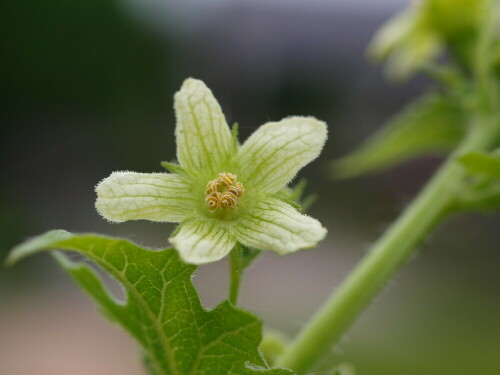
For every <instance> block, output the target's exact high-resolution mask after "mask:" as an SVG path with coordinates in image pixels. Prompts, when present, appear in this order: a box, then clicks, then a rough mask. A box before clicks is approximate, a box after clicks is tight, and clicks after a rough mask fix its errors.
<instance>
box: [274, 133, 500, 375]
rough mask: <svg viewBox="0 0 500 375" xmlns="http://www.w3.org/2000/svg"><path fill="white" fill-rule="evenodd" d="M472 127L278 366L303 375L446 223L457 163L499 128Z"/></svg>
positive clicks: (457, 175)
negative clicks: (444, 220)
mask: <svg viewBox="0 0 500 375" xmlns="http://www.w3.org/2000/svg"><path fill="white" fill-rule="evenodd" d="M471 125H475V126H474V127H472V128H471V130H472V132H471V133H470V134H469V137H467V138H466V139H465V141H464V142H463V144H462V145H461V146H460V147H458V149H457V151H456V152H455V153H454V154H453V155H452V156H450V158H449V159H448V160H447V161H446V162H445V164H444V165H443V166H442V167H441V169H440V170H439V171H438V173H436V175H435V176H434V177H433V178H432V180H431V181H430V182H429V183H428V185H427V186H426V187H425V188H424V190H423V191H422V192H421V193H420V195H419V196H418V197H417V198H416V199H415V200H414V202H413V203H412V204H411V205H410V206H409V207H408V208H407V209H406V211H405V212H404V213H403V214H402V215H401V216H400V218H399V219H398V220H397V221H396V222H395V223H394V224H393V225H392V227H390V228H389V230H388V231H387V232H386V233H385V235H384V236H382V238H380V240H379V241H378V242H377V243H375V245H374V246H373V249H372V250H371V252H370V253H369V254H368V255H367V256H366V257H365V259H363V260H362V261H361V263H360V264H359V265H358V266H357V267H356V268H355V269H354V271H353V272H352V273H351V274H350V275H349V276H348V277H347V279H346V280H345V281H344V282H343V284H342V285H341V286H340V287H339V288H338V289H337V291H336V292H335V293H334V294H333V295H332V296H331V297H330V299H328V300H327V301H326V302H325V304H324V305H323V306H322V307H321V308H320V309H319V311H318V312H317V313H316V315H315V316H314V317H313V318H312V319H311V320H310V322H309V323H308V324H307V325H306V326H305V327H304V328H303V330H302V332H301V333H300V334H299V335H298V337H297V338H296V339H295V340H294V341H293V342H292V343H291V345H290V347H289V348H287V350H286V351H285V352H284V354H283V355H282V357H281V358H279V359H278V362H277V366H282V367H286V368H290V369H292V370H295V371H296V372H297V373H298V374H304V373H306V371H307V370H308V369H310V368H311V366H312V365H313V364H314V363H315V362H316V360H317V359H319V358H320V357H321V356H322V355H323V354H325V352H327V350H328V349H329V348H330V347H331V345H332V344H334V343H335V342H337V341H338V340H339V339H340V338H341V336H342V335H343V333H344V332H345V331H346V330H347V329H348V328H349V327H350V326H351V324H352V323H354V321H355V320H356V318H357V317H358V315H359V314H360V313H361V312H362V311H363V309H364V308H365V307H367V305H368V304H369V303H370V301H371V300H372V299H373V297H374V296H375V295H376V294H377V293H378V292H379V291H380V289H381V288H382V286H383V285H384V284H385V283H386V282H387V281H388V280H389V279H390V278H391V277H392V276H393V275H394V274H395V272H396V271H397V270H398V269H399V268H400V266H401V265H402V264H403V263H404V262H405V261H406V260H407V259H408V258H409V256H410V255H411V254H412V253H413V251H414V250H415V249H416V248H417V246H418V245H419V244H420V242H421V241H422V240H423V239H424V238H425V237H426V235H427V234H428V233H429V232H430V231H431V230H432V229H433V228H434V227H435V226H436V225H437V224H438V223H439V222H440V221H441V220H442V219H443V218H444V216H445V214H446V212H447V210H448V208H449V205H450V204H451V203H452V200H453V189H454V188H455V187H456V186H457V184H458V183H459V182H460V181H461V179H462V178H463V176H464V173H465V172H464V171H463V169H462V168H461V167H460V166H459V165H458V163H456V162H455V158H456V157H457V156H458V155H461V154H463V153H465V152H468V151H472V150H475V151H479V150H483V149H485V148H487V147H489V146H490V144H491V142H493V141H494V139H495V137H494V135H495V133H493V134H492V131H486V129H493V128H498V126H497V127H492V126H490V127H479V126H477V124H471ZM495 130H496V129H495Z"/></svg>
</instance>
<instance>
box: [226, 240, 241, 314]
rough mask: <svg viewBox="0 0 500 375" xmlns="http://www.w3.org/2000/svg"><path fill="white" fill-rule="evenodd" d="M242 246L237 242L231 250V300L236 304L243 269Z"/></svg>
mask: <svg viewBox="0 0 500 375" xmlns="http://www.w3.org/2000/svg"><path fill="white" fill-rule="evenodd" d="M241 250H242V249H241V246H240V245H239V244H237V245H236V246H235V247H234V249H233V250H232V251H231V256H230V260H229V267H230V284H229V297H228V299H229V302H231V303H232V304H233V305H235V306H236V304H237V303H238V296H239V293H240V284H241V276H242V274H243V269H242V267H241V255H242V254H241Z"/></svg>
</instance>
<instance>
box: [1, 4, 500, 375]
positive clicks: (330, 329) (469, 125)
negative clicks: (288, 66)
mask: <svg viewBox="0 0 500 375" xmlns="http://www.w3.org/2000/svg"><path fill="white" fill-rule="evenodd" d="M498 24H499V23H498V2H497V1H494V0H424V1H421V2H415V3H413V4H412V6H411V7H410V8H409V9H407V10H406V11H404V12H403V13H402V14H400V15H398V16H396V17H395V18H394V19H393V20H391V21H389V23H388V24H387V25H386V26H384V27H383V28H382V29H381V31H380V32H379V33H378V34H377V35H376V36H375V38H374V41H373V43H372V45H371V47H370V54H371V55H372V56H373V57H375V58H378V59H380V60H385V61H387V62H388V65H387V68H388V70H387V72H388V74H389V76H390V77H391V78H396V79H403V78H408V77H410V76H411V75H412V74H415V73H417V72H422V73H425V74H428V75H430V76H431V77H432V78H434V79H435V80H436V82H437V85H436V87H435V88H434V89H433V90H431V92H429V93H427V94H425V95H424V96H423V97H422V98H420V99H418V100H417V101H416V102H415V103H413V104H411V105H410V106H409V107H408V108H406V109H404V110H403V111H402V112H401V113H399V114H398V115H396V116H395V117H394V118H393V119H392V120H391V121H389V123H388V124H386V126H385V127H383V128H382V129H381V130H380V131H379V132H378V133H377V134H375V135H374V136H373V137H372V138H371V139H369V140H368V141H367V142H366V143H364V144H363V145H361V146H360V147H359V148H358V149H357V150H355V151H354V152H353V153H351V154H350V155H348V156H346V157H344V158H342V159H341V160H338V161H335V162H332V164H331V169H332V173H333V174H335V175H336V176H337V177H340V178H350V177H355V176H358V175H361V174H364V173H370V172H374V171H378V170H382V169H385V168H389V167H391V166H393V165H395V164H397V163H400V162H402V161H404V160H407V159H409V158H414V157H418V156H421V155H424V154H429V153H434V154H435V153H439V154H446V155H448V156H447V159H446V161H445V162H444V163H443V165H442V166H441V168H440V169H439V170H438V171H437V172H436V173H435V175H434V176H433V177H432V178H431V180H430V181H429V182H428V184H427V186H425V187H424V189H423V190H422V192H421V193H420V194H419V195H418V196H417V197H416V198H415V200H414V201H413V202H412V203H411V204H410V205H409V206H408V207H407V208H406V210H405V211H404V212H403V213H402V214H401V216H400V217H399V218H398V219H397V220H396V222H395V223H394V224H393V225H392V226H391V227H390V228H389V229H388V230H387V232H386V233H385V234H384V235H383V236H382V237H381V238H380V240H379V241H377V242H376V243H375V244H374V246H373V249H372V250H371V251H370V252H369V254H367V256H366V257H365V259H363V260H362V261H361V263H360V264H359V265H358V266H357V267H356V268H355V269H354V270H353V271H352V272H351V273H350V274H349V275H348V277H347V278H346V280H345V281H344V282H343V283H342V285H341V286H340V287H339V288H337V290H336V291H335V293H334V294H333V295H332V296H331V298H330V299H328V300H327V301H326V302H325V304H324V305H323V306H322V307H320V309H319V310H318V312H317V313H316V314H315V315H314V316H313V317H312V318H311V320H310V321H309V322H308V323H307V324H306V325H305V326H304V328H303V329H302V331H301V332H300V333H299V334H298V335H297V337H295V338H294V339H293V340H292V341H291V342H287V340H286V339H284V338H283V337H282V336H281V335H280V334H269V335H267V336H266V337H265V338H264V340H262V323H261V322H260V321H259V319H258V318H257V317H255V316H254V315H252V314H250V313H248V312H246V311H243V310H241V309H239V308H237V307H236V305H237V300H238V291H239V287H240V284H241V277H242V274H243V271H244V270H245V268H246V267H248V266H249V265H250V264H251V262H252V261H253V260H254V259H255V258H256V257H257V256H258V255H259V254H260V252H261V251H262V250H272V251H275V252H278V253H279V254H287V253H291V252H295V251H297V250H300V249H306V248H312V247H314V246H316V244H317V243H318V242H319V241H321V240H322V239H323V238H324V237H325V235H326V229H325V228H323V226H322V225H321V224H320V223H319V222H318V221H317V220H315V219H313V218H311V217H309V216H307V215H305V214H304V213H302V211H303V210H304V209H305V208H306V206H307V205H308V201H307V200H302V198H301V193H302V191H303V185H302V184H299V185H297V187H296V188H294V189H291V188H290V187H288V186H287V184H289V182H290V180H291V179H292V178H293V177H294V176H295V175H296V174H297V172H298V171H299V170H300V169H301V168H302V167H303V166H305V165H306V164H308V163H309V162H311V161H312V160H314V159H315V158H316V157H317V156H318V155H319V153H320V151H321V149H322V147H323V145H324V143H325V141H326V135H327V132H326V125H325V124H324V123H323V122H321V121H318V120H316V119H314V118H312V117H290V118H286V119H283V120H282V121H279V122H271V123H268V124H266V125H264V126H262V127H261V128H260V129H258V130H257V131H256V132H255V133H254V134H253V135H252V136H251V137H250V138H249V139H248V140H247V141H246V142H245V143H243V145H240V144H239V142H238V138H237V126H233V128H232V129H230V128H229V127H228V125H227V123H226V120H225V118H224V115H223V114H222V111H221V109H220V106H219V104H218V103H217V101H216V100H215V98H214V97H213V95H212V93H211V91H210V90H209V89H208V88H207V87H206V86H205V85H204V84H203V82H201V81H198V80H193V79H188V80H186V82H185V83H184V85H183V86H182V88H181V90H180V91H179V92H178V93H177V94H176V97H175V109H176V114H177V128H176V139H177V147H178V148H177V161H178V163H179V164H176V163H166V162H165V163H162V165H163V166H164V167H165V168H166V169H167V170H168V171H169V172H170V173H149V174H147V173H135V172H115V173H113V174H112V175H111V176H110V177H108V178H106V179H105V180H103V181H102V182H101V183H100V184H98V186H97V187H96V192H97V202H96V207H97V210H98V211H99V213H100V214H101V215H102V216H104V217H105V218H106V219H108V220H110V221H115V222H121V221H125V220H136V219H146V220H151V221H160V222H178V223H180V224H179V226H178V228H177V230H176V231H175V233H174V234H173V235H172V237H171V238H170V242H171V243H172V244H173V245H174V248H170V249H164V250H161V251H153V250H148V249H144V248H141V247H139V246H137V245H135V244H133V243H131V242H129V241H126V240H122V239H116V238H110V237H103V236H98V235H93V234H87V235H76V234H71V233H68V232H66V231H61V230H57V231H51V232H48V233H46V234H44V235H41V236H39V237H36V238H34V239H31V240H29V241H27V242H25V243H23V244H21V245H19V246H18V247H16V248H14V249H13V250H12V252H11V253H10V255H9V257H8V259H7V264H13V263H15V262H17V261H18V260H20V259H21V258H23V257H25V256H28V255H31V254H33V253H36V252H41V251H45V250H51V249H58V250H63V251H76V252H79V253H81V254H83V255H84V256H86V257H87V258H88V259H90V260H91V261H92V262H93V263H95V264H96V265H97V266H99V267H100V268H102V269H104V270H105V271H107V272H108V273H109V274H110V275H112V276H113V277H114V278H115V279H116V280H117V281H118V282H120V283H121V284H122V286H123V287H124V289H125V291H126V298H125V300H124V301H117V300H116V299H115V298H113V297H112V296H111V295H110V293H109V292H108V291H107V290H106V288H105V286H104V285H103V282H102V281H101V279H100V277H99V276H98V275H97V273H96V272H94V271H93V270H92V269H91V268H90V267H89V266H88V265H86V264H84V263H82V262H74V261H71V260H69V258H67V257H66V256H65V255H64V253H62V252H54V253H53V255H54V257H55V259H56V260H57V261H58V262H59V264H60V265H61V266H62V267H63V268H64V269H65V270H66V271H67V272H68V273H69V274H70V275H71V277H72V278H73V279H74V280H75V281H76V282H77V283H78V284H79V285H80V286H81V287H82V288H83V289H84V290H85V291H86V292H87V293H88V294H89V295H90V296H91V297H92V298H93V299H94V301H95V302H96V303H97V304H98V305H99V307H100V309H101V310H102V311H103V313H104V314H105V315H106V316H107V317H108V318H110V319H111V320H113V321H115V322H117V323H119V324H120V325H122V326H123V328H124V329H125V330H127V331H128V332H129V333H130V335H131V336H132V337H134V338H135V339H136V340H137V342H138V343H139V345H140V347H141V349H142V351H143V358H144V363H145V367H146V368H147V371H148V372H149V373H150V374H154V375H166V374H176V375H184V374H193V375H194V374H199V375H201V374H211V375H212V374H213V375H218V374H221V375H223V374H233V375H237V374H276V375H278V374H300V375H302V374H307V373H309V372H310V371H313V370H315V368H316V366H317V364H318V362H319V361H320V360H321V359H322V358H323V357H324V356H325V355H326V354H327V352H328V350H329V349H330V348H331V347H332V346H333V345H334V344H335V343H337V342H338V340H339V339H340V338H341V337H342V335H343V334H344V333H345V332H346V331H347V330H348V328H349V327H350V325H351V324H352V323H353V322H354V321H355V319H356V318H357V316H358V315H359V314H360V313H361V312H362V311H363V309H364V308H366V306H367V305H368V304H369V303H370V301H371V300H372V299H373V297H374V296H375V295H376V294H377V293H378V292H379V291H380V289H381V287H382V286H383V285H384V284H385V283H386V282H387V281H388V280H389V279H390V278H391V277H392V276H393V275H394V274H395V272H396V271H397V270H398V269H399V268H400V267H401V266H402V265H403V264H404V263H405V261H406V260H407V259H408V258H409V257H410V255H411V254H412V253H413V252H414V251H415V250H416V249H417V248H418V246H419V244H420V243H421V242H422V241H423V240H424V239H425V238H426V237H427V236H428V235H429V234H430V233H431V232H432V231H433V230H434V228H435V227H436V226H437V225H439V224H440V223H441V222H443V221H444V220H445V219H447V218H448V217H450V216H451V215H453V214H455V213H458V212H465V211H479V212H493V211H497V210H499V209H500V148H499V147H500V106H498V103H499V96H498V89H499V83H500V60H499V57H500V54H499V51H500V38H499V37H498V34H497V27H498ZM443 56H444V57H445V58H443ZM226 255H229V256H230V266H231V281H230V284H229V285H230V287H229V292H228V299H227V301H223V302H222V303H221V304H220V305H218V306H217V307H216V308H214V309H213V310H210V311H207V310H205V309H204V308H203V307H202V305H201V302H200V299H199V297H198V294H197V291H196V289H195V287H194V285H193V283H192V281H191V277H192V275H193V273H194V272H195V270H196V268H197V267H198V266H199V265H202V264H204V263H208V262H214V261H217V260H219V259H221V258H223V257H225V256H226ZM327 373H331V374H351V373H352V367H351V366H349V365H346V366H341V367H339V368H337V369H331V370H330V371H329V372H327Z"/></svg>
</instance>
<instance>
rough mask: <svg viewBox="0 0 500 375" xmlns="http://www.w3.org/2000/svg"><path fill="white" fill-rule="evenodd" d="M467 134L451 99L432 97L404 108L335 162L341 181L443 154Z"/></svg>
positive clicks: (456, 107)
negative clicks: (416, 158) (415, 158)
mask: <svg viewBox="0 0 500 375" xmlns="http://www.w3.org/2000/svg"><path fill="white" fill-rule="evenodd" d="M464 132H465V126H464V121H463V116H462V113H461V110H460V107H459V106H458V105H457V104H456V103H455V102H454V101H453V100H450V99H449V98H447V97H445V96H443V95H438V94H431V95H428V96H425V97H423V98H422V99H420V100H418V101H417V102H415V103H414V104H412V105H410V106H409V107H407V108H406V109H404V110H403V111H402V112H401V113H399V114H398V115H396V116H395V117H394V118H393V119H392V120H390V121H389V122H388V123H387V124H386V126H384V127H383V128H382V129H380V130H379V131H378V132H377V133H376V134H375V135H374V136H372V137H371V138H370V139H368V141H366V142H365V143H364V144H362V145H361V146H360V147H359V148H358V149H357V150H355V151H354V152H352V153H351V154H350V155H348V156H346V157H344V158H342V159H340V160H338V161H335V162H333V164H332V170H333V173H334V175H336V177H339V178H348V177H354V176H358V175H362V174H365V173H369V172H375V171H379V170H383V169H387V168H389V167H392V166H394V165H396V164H398V163H401V162H403V161H405V160H408V159H410V158H414V157H417V156H421V155H425V154H443V153H446V152H448V151H450V150H451V149H453V147H454V146H456V145H457V144H458V143H459V141H460V140H461V139H462V137H463V135H464Z"/></svg>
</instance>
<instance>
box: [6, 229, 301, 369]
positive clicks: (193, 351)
mask: <svg viewBox="0 0 500 375" xmlns="http://www.w3.org/2000/svg"><path fill="white" fill-rule="evenodd" d="M50 249H60V250H69V251H76V252H78V253H80V254H83V255H85V256H86V257H87V258H88V259H90V260H91V261H92V262H93V263H95V264H97V265H98V266H99V267H101V268H102V269H104V270H105V271H107V272H108V273H109V274H110V275H112V276H113V277H114V278H115V279H116V280H117V281H118V282H120V283H121V285H122V286H123V288H124V289H125V291H126V300H125V301H117V300H116V299H115V298H114V297H113V296H111V295H110V294H109V292H108V291H107V290H106V288H105V286H104V284H103V282H102V280H101V279H100V278H99V276H98V275H97V274H96V273H95V271H93V270H92V269H91V268H90V267H89V266H88V265H86V264H85V263H83V262H81V261H78V262H74V261H71V260H69V259H68V258H67V257H66V256H65V255H63V254H62V253H59V252H57V253H55V257H56V259H57V260H58V262H59V263H60V264H61V265H62V266H63V268H64V269H65V270H66V271H67V272H68V273H69V274H70V275H71V276H72V278H73V279H74V280H75V281H76V282H77V283H78V284H79V285H80V286H81V287H82V288H83V289H84V290H85V291H86V292H87V293H88V294H89V295H90V296H91V297H92V299H93V300H94V301H95V302H96V303H97V304H98V305H99V307H100V308H101V310H102V311H103V312H104V313H105V315H106V316H108V317H109V318H110V319H111V320H113V321H115V322H117V323H118V324H120V325H121V326H122V327H123V328H125V330H127V331H128V332H129V333H130V334H131V335H132V336H133V337H134V338H135V339H136V340H137V341H138V342H139V344H140V345H141V347H142V348H143V350H144V362H145V363H146V364H147V367H148V370H149V371H150V373H151V374H155V375H167V374H168V375H171V374H172V375H174V374H175V375H188V374H193V375H219V374H220V375H227V374H228V375H252V374H253V375H256V374H261V375H290V374H293V373H292V371H290V370H286V369H270V368H269V366H268V365H267V364H266V363H265V361H264V360H263V358H262V356H261V355H260V353H259V352H258V349H257V348H258V345H259V343H260V341H261V330H262V327H261V322H260V321H259V320H258V319H257V318H256V317H255V316H253V315H252V314H250V313H248V312H245V311H242V310H239V309H237V308H235V307H234V306H232V305H231V304H230V303H229V302H223V303H222V304H220V305H219V306H217V307H216V308H214V309H213V310H211V311H207V310H205V309H204V308H203V306H202V305H201V302H200V299H199V297H198V294H197V292H196V289H195V288H194V286H193V283H192V282H191V277H192V274H193V272H194V271H195V270H196V267H195V266H192V265H186V264H184V263H182V262H181V261H180V259H179V257H178V255H177V252H176V251H175V250H174V249H165V250H160V251H153V250H148V249H144V248H141V247H139V246H137V245H135V244H133V243H131V242H129V241H126V240H122V239H114V238H108V237H103V236H98V235H91V234H86V235H75V234H71V233H68V232H66V231H62V230H58V231H51V232H48V233H46V234H44V235H41V236H39V237H36V238H34V239H31V240H29V241H27V242H25V243H23V244H21V245H19V246H17V247H16V248H14V249H13V250H12V252H11V253H10V255H9V257H8V259H7V264H13V263H15V262H17V261H18V260H20V259H21V258H24V257H25V256H28V255H31V254H34V253H37V252H41V251H45V250H50Z"/></svg>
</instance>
